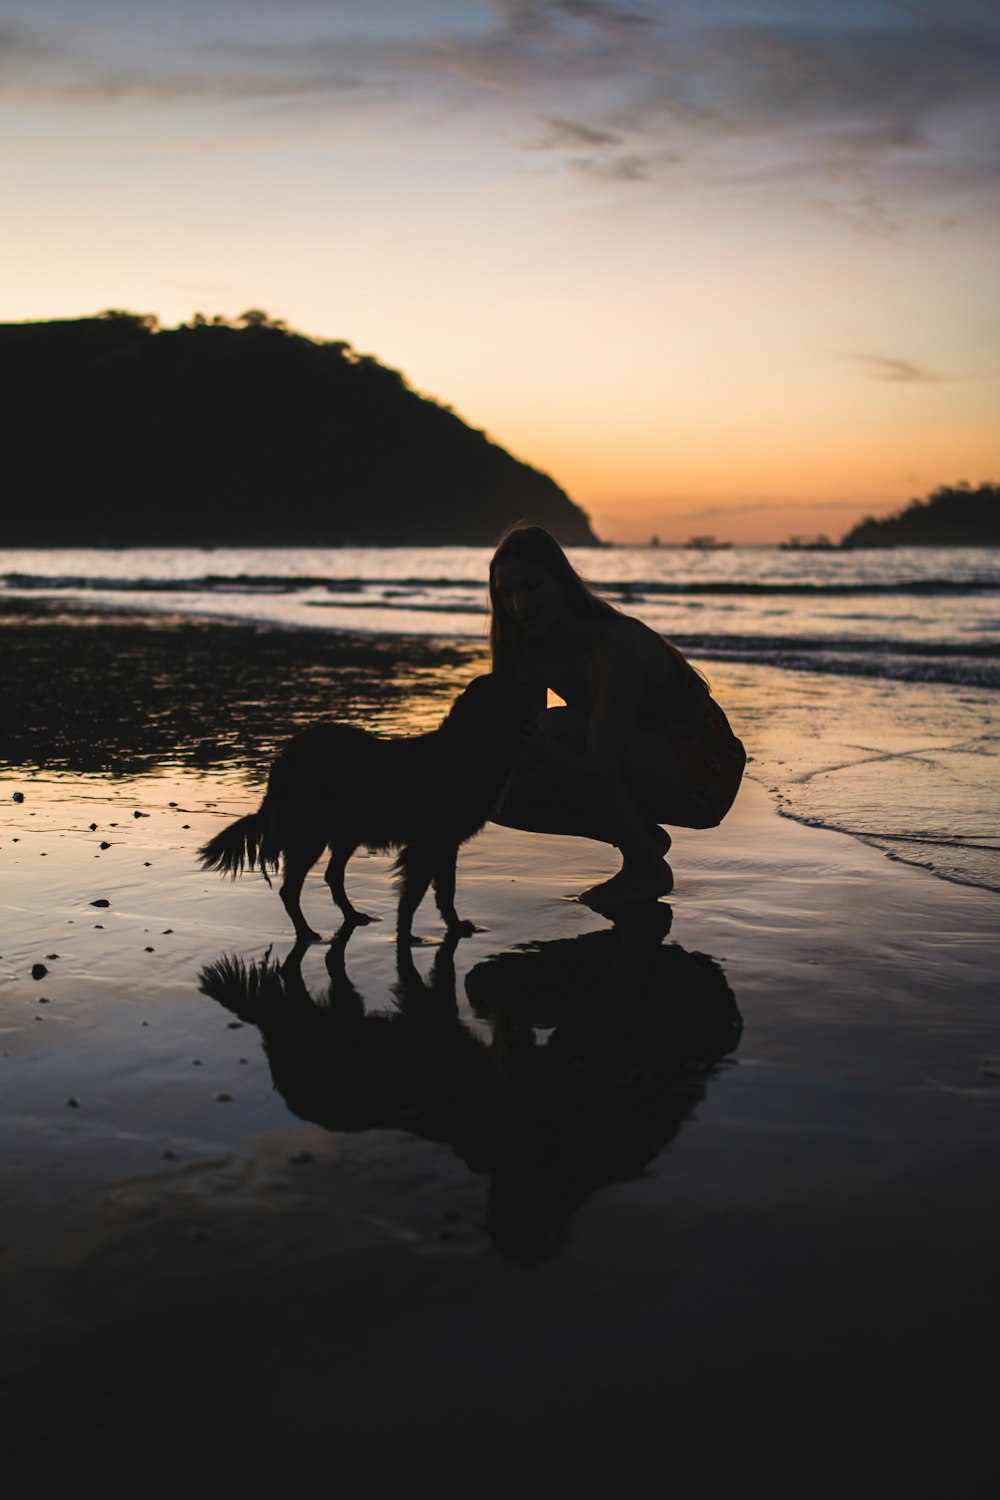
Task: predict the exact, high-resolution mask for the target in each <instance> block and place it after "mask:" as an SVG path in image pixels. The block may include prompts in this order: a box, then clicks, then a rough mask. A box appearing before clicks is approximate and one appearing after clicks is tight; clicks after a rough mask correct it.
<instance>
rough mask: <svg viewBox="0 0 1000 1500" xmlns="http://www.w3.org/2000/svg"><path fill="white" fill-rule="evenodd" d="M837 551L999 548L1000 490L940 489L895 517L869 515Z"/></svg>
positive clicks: (990, 487) (986, 486) (989, 486)
mask: <svg viewBox="0 0 1000 1500" xmlns="http://www.w3.org/2000/svg"><path fill="white" fill-rule="evenodd" d="M840 545H841V546H842V547H1000V486H997V485H995V484H981V485H979V486H978V487H977V488H976V489H973V488H972V486H971V485H969V484H957V485H942V487H941V488H940V489H937V490H935V491H934V492H933V494H931V495H929V496H928V497H927V499H926V500H911V502H910V504H909V505H908V506H907V507H906V509H905V510H903V511H900V512H899V514H898V515H895V516H887V517H886V518H885V520H882V521H876V520H875V519H874V517H872V516H869V517H868V518H867V520H864V521H861V522H860V523H859V524H858V525H857V526H855V527H854V528H853V529H852V530H851V531H849V532H848V533H847V535H846V536H845V537H844V539H843V541H842V542H841V544H840Z"/></svg>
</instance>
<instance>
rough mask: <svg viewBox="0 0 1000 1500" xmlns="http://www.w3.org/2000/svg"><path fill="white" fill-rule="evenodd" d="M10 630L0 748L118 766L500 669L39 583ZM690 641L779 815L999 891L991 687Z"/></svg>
mask: <svg viewBox="0 0 1000 1500" xmlns="http://www.w3.org/2000/svg"><path fill="white" fill-rule="evenodd" d="M0 643H2V644H3V645H4V646H5V647H6V651H5V655H6V659H7V663H8V669H7V672H6V674H5V676H4V678H3V679H0V765H2V764H4V763H7V764H32V763H34V764H36V765H44V764H48V765H49V767H50V768H55V767H57V766H59V765H63V766H65V767H66V768H72V767H73V766H74V765H76V766H79V767H81V768H83V769H86V770H95V769H104V770H107V771H109V772H115V773H120V772H127V771H128V770H129V769H132V770H142V769H145V768H146V767H148V765H149V764H151V763H154V762H155V760H156V758H157V756H160V757H165V758H166V760H167V762H168V763H170V764H174V763H176V762H177V761H178V760H179V761H180V762H181V763H188V764H191V765H195V766H197V767H198V768H199V769H207V768H208V767H210V766H213V765H215V766H220V765H225V766H227V767H228V768H229V769H230V770H231V771H233V773H234V774H235V773H236V772H238V771H239V770H240V768H244V769H250V770H252V772H253V778H254V780H255V781H256V780H259V779H260V778H261V777H262V776H263V774H264V773H265V772H266V768H267V766H268V764H269V762H270V759H271V757H272V756H273V754H274V752H275V749H276V748H277V746H278V745H279V744H280V743H281V741H282V740H283V739H284V738H286V737H287V735H288V734H290V733H293V732H294V731H295V730H296V729H299V728H302V727H304V725H305V724H308V723H310V722H314V721H315V719H316V718H317V717H324V718H331V719H335V718H348V719H349V718H352V717H356V716H357V715H358V714H359V713H360V714H361V716H362V721H363V722H364V723H365V724H366V725H367V727H369V728H371V729H374V730H375V731H376V732H381V733H389V734H399V733H404V734H405V733H415V732H420V731H422V730H425V729H428V728H431V727H433V726H434V725H435V724H436V723H437V722H438V721H439V719H440V718H441V717H442V716H443V714H444V713H445V712H446V710H447V706H448V704H449V702H450V699H451V698H452V697H453V696H454V686H455V680H456V673H460V674H461V675H462V676H463V677H466V676H468V677H471V676H473V675H475V674H476V673H478V672H482V671H486V670H488V667H489V660H488V651H487V646H486V643H485V641H479V640H478V639H466V638H463V637H448V636H408V635H393V634H382V633H377V632H372V633H370V634H365V633H363V632H358V631H354V632H342V631H336V630H330V629H329V628H322V627H310V628H304V627H299V626H293V625H288V624H248V623H246V622H245V621H236V620H219V619H203V620H201V619H200V620H194V619H191V618H189V617H187V616H184V615H178V616H176V617H168V616H161V615H146V614H143V613H141V612H140V613H135V612H132V611H121V612H118V611H108V612H104V611H102V610H95V609H86V610H83V611H82V612H80V613H76V612H74V611H67V610H66V608H65V606H62V605H55V604H52V603H48V602H44V601H34V602H30V601H29V604H28V606H27V607H25V608H24V609H22V608H20V606H18V607H17V608H13V607H12V606H11V602H10V601H6V604H5V606H4V607H3V608H0ZM692 659H693V660H694V661H695V662H696V663H698V664H700V665H701V667H702V669H703V670H704V671H705V673H706V675H707V676H708V678H709V680H710V682H711V683H712V684H713V688H714V690H715V693H716V696H717V697H718V699H719V701H720V702H721V703H722V704H723V706H724V707H725V708H726V710H727V712H728V713H729V716H730V718H731V720H732V722H733V725H734V728H735V729H736V732H737V733H738V734H739V735H740V736H741V738H743V740H744V741H745V743H746V744H747V747H748V752H749V761H748V770H747V774H748V775H749V776H751V777H752V778H753V779H755V780H757V781H759V782H760V783H761V784H762V785H764V786H765V787H767V789H768V790H769V791H770V792H771V793H772V795H773V796H774V797H775V799H776V802H777V805H778V806H779V808H780V810H781V811H782V813H783V814H785V815H786V816H789V817H792V818H793V819H795V820H797V821H800V822H801V823H802V824H803V825H805V826H825V827H829V828H831V829H835V830H837V831H840V832H846V833H850V834H852V835H853V836H855V837H858V838H859V839H861V840H863V841H864V842H866V843H868V844H870V845H872V846H874V847H877V848H881V849H882V850H883V852H884V853H885V854H886V855H887V856H888V857H889V858H890V859H891V860H892V861H893V862H899V863H905V864H910V865H915V866H918V867H922V868H925V869H928V870H930V871H931V872H932V873H934V874H935V875H936V876H938V877H939V878H940V879H942V880H945V881H948V882H950V883H955V884H961V885H967V886H972V887H979V888H982V889H986V890H992V891H1000V797H998V796H997V793H996V786H995V783H994V777H995V775H996V774H997V773H998V772H1000V766H998V755H997V749H996V745H997V741H998V736H1000V695H998V694H997V692H996V691H995V690H994V689H989V688H979V689H977V688H975V687H973V686H971V685H964V686H955V685H949V684H944V683H936V684H933V685H924V684H919V683H909V682H898V681H894V680H892V679H867V678H851V677H838V676H836V675H835V674H832V673H831V674H827V673H819V674H817V673H814V672H806V671H798V670H791V669H789V668H785V667H778V666H769V665H764V664H761V663H739V662H733V661H729V662H723V661H719V660H714V661H713V660H711V659H704V660H701V659H699V658H698V656H697V654H695V655H693V657H692ZM130 666H131V670H129V668H130ZM23 703H27V704H29V705H30V715H28V716H25V715H24V714H23V713H22V711H21V705H22V704H23Z"/></svg>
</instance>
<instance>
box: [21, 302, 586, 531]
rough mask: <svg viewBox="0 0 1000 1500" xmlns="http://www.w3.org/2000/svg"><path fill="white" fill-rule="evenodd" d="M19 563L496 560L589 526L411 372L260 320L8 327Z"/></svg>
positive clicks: (545, 480)
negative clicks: (531, 532) (472, 554)
mask: <svg viewBox="0 0 1000 1500" xmlns="http://www.w3.org/2000/svg"><path fill="white" fill-rule="evenodd" d="M0 401H2V408H0V409H2V411H3V458H4V491H5V496H6V502H7V503H6V505H5V515H4V522H3V531H2V537H3V542H4V544H5V545H6V546H8V547H16V546H31V547H37V546H58V547H68V546H75V547H82V546H92V547H102V546H103V547H107V546H111V547H121V546H324V547H337V546H414V545H420V546H435V545H466V546H489V545H490V544H491V543H493V542H494V541H495V540H496V538H497V536H498V535H499V533H500V532H501V531H502V530H503V528H504V527H505V526H506V525H508V524H509V523H510V522H512V521H517V520H520V519H522V518H523V519H526V520H530V521H533V522H536V523H537V524H539V525H542V526H546V527H547V528H548V529H549V530H550V531H551V532H552V533H553V534H554V535H555V536H556V537H557V538H558V539H559V541H561V542H562V543H563V544H564V545H567V546H569V545H572V546H594V545H598V538H597V537H596V536H595V535H594V533H593V531H592V530H591V527H590V523H589V521H588V519H587V516H586V514H585V513H584V512H583V511H582V510H581V509H580V507H579V506H577V505H574V504H573V502H572V501H571V500H570V499H569V497H568V496H567V495H566V494H565V492H564V491H563V490H561V489H560V488H559V486H558V485H557V484H556V483H555V482H554V481H553V480H552V479H550V478H549V476H548V475H547V474H543V473H541V472H540V471H539V470H537V469H534V468H532V467H531V466H530V465H529V464H526V463H522V462H520V461H519V460H517V459H515V458H513V457H512V456H511V455H510V454H509V453H507V452H506V450H505V449H503V448H501V447H500V446H499V445H498V444H496V443H494V442H492V441H491V440H490V439H489V438H488V437H487V436H486V434H485V433H484V432H481V431H478V430H476V429H474V428H471V427H469V426H467V425H466V423H465V422H463V421H462V420H461V418H459V417H458V416H456V415H455V413H454V412H453V411H451V409H450V408H449V407H447V406H444V405H441V404H440V403H439V402H437V401H434V400H430V399H428V398H426V397H423V396H419V395H417V394H416V392H414V391H413V390H411V389H410V387H409V385H408V384H407V382H406V379H405V378H404V376H403V375H402V374H400V372H399V371H398V370H392V369H389V368H387V367H386V366H384V365H381V364H379V363H378V361H377V360H376V359H374V358H373V357H372V356H371V355H368V354H358V353H356V352H355V350H354V349H353V348H352V347H351V345H350V344H349V343H346V342H343V341H336V342H327V341H322V340H318V339H312V338H307V337H306V336H305V335H303V334H300V333H295V332H293V331H291V330H289V329H288V328H286V327H285V326H284V324H283V323H281V322H280V321H277V320H275V319H272V318H270V317H269V316H268V315H267V314H266V313H264V312H260V311H259V310H257V309H253V310H251V311H249V312H246V313H244V314H243V315H242V316H241V317H240V318H238V319H236V320H235V322H229V321H227V320H225V319H223V318H219V317H215V318H211V319H209V318H206V317H204V316H203V315H201V314H195V316H194V318H193V319H192V321H191V322H190V323H187V324H181V325H179V326H178V327H177V328H161V327H160V326H159V323H158V320H157V319H156V318H155V317H152V316H149V315H144V314H138V313H130V312H120V311H108V312H104V313H101V314H100V315H99V316H97V317H92V318H80V319H75V320H70V321H58V322H45V323H8V324H3V325H0Z"/></svg>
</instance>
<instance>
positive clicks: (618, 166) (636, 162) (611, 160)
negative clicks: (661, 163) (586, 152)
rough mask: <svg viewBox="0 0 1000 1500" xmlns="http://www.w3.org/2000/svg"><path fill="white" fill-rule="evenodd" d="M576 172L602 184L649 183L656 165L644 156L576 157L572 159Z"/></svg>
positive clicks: (571, 162)
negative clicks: (596, 179)
mask: <svg viewBox="0 0 1000 1500" xmlns="http://www.w3.org/2000/svg"><path fill="white" fill-rule="evenodd" d="M570 166H571V167H572V168H573V170H574V171H576V172H580V173H582V174H583V175H584V176H585V177H596V178H598V179H599V181H601V182H648V181H649V180H650V178H651V177H652V176H653V173H654V170H655V168H654V163H652V162H651V161H649V160H648V159H647V158H646V157H643V156H628V155H624V156H574V157H572V158H571V159H570Z"/></svg>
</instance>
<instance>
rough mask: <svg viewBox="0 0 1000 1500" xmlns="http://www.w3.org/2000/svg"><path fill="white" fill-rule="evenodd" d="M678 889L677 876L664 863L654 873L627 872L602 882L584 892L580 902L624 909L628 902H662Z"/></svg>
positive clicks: (626, 870)
mask: <svg viewBox="0 0 1000 1500" xmlns="http://www.w3.org/2000/svg"><path fill="white" fill-rule="evenodd" d="M673 888H674V872H673V870H672V869H671V868H670V866H669V865H668V864H667V863H666V861H665V860H664V862H663V863H662V864H661V865H658V866H656V867H655V868H652V869H642V870H634V869H624V870H619V871H618V874H617V875H612V877H611V879H610V880H602V881H601V883H600V884H599V885H592V886H591V887H590V889H589V890H586V891H583V892H582V893H581V895H580V896H579V898H578V899H579V900H580V901H582V902H583V903H584V905H585V906H596V907H604V906H624V905H626V904H627V903H628V902H636V901H658V900H659V899H660V897H661V896H669V895H670V892H671V891H672V890H673Z"/></svg>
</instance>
